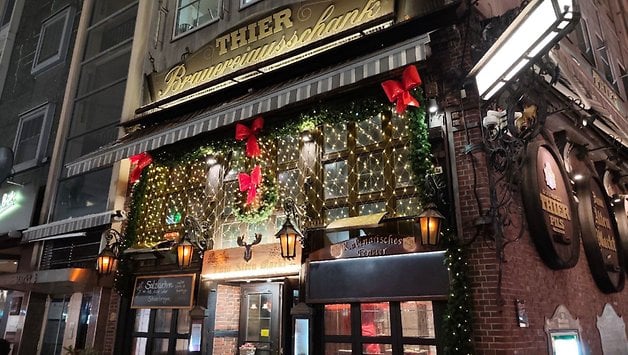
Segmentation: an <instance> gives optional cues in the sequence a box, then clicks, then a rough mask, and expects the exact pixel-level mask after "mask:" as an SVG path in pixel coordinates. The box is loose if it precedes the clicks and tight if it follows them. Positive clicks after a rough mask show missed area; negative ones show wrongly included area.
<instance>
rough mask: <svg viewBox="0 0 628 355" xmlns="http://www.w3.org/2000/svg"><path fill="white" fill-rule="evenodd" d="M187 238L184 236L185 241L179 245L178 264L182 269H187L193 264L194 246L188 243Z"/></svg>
mask: <svg viewBox="0 0 628 355" xmlns="http://www.w3.org/2000/svg"><path fill="white" fill-rule="evenodd" d="M186 236H187V235H184V236H183V240H181V242H179V244H178V245H177V264H178V265H179V267H180V268H187V267H190V264H192V253H193V252H194V245H192V243H190V242H189V241H188V239H187V238H186Z"/></svg>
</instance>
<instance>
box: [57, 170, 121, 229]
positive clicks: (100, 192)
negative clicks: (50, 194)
mask: <svg viewBox="0 0 628 355" xmlns="http://www.w3.org/2000/svg"><path fill="white" fill-rule="evenodd" d="M110 179H111V168H107V169H102V170H97V171H93V172H90V173H87V174H85V175H79V176H75V177H72V178H70V179H67V180H63V181H61V182H60V183H59V191H58V193H57V203H56V206H55V213H54V220H56V221H58V220H61V219H65V218H68V217H80V216H86V215H88V214H92V213H99V212H104V211H105V209H106V207H107V197H108V194H109V183H106V184H103V181H107V182H108V181H109V180H110Z"/></svg>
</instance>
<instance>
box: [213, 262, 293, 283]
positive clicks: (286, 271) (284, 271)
mask: <svg viewBox="0 0 628 355" xmlns="http://www.w3.org/2000/svg"><path fill="white" fill-rule="evenodd" d="M300 270H301V266H300V265H296V264H295V265H285V266H277V267H271V268H266V269H255V270H234V271H225V272H216V273H208V274H203V275H202V277H203V280H229V279H239V278H257V277H270V276H280V275H285V276H288V275H298V274H299V271H300Z"/></svg>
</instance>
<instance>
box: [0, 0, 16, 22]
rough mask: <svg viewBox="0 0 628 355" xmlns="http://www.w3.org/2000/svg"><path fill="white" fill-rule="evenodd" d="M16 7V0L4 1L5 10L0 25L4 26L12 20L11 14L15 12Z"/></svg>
mask: <svg viewBox="0 0 628 355" xmlns="http://www.w3.org/2000/svg"><path fill="white" fill-rule="evenodd" d="M14 7H15V0H8V1H7V2H5V3H4V9H3V10H4V11H2V19H1V20H0V27H4V26H6V25H7V24H9V22H11V16H12V14H13V8H14Z"/></svg>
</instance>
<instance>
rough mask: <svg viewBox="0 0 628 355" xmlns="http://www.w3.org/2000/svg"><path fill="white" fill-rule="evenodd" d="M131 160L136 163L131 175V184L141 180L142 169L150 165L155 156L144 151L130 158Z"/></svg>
mask: <svg viewBox="0 0 628 355" xmlns="http://www.w3.org/2000/svg"><path fill="white" fill-rule="evenodd" d="M129 159H130V160H131V164H135V168H133V170H132V171H131V175H130V176H129V182H130V183H131V184H135V183H136V182H138V181H139V180H140V176H142V170H144V168H145V167H147V166H149V165H150V163H152V162H153V157H151V156H150V154H148V152H143V153H140V154H136V155H134V156H132V157H130V158H129Z"/></svg>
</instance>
